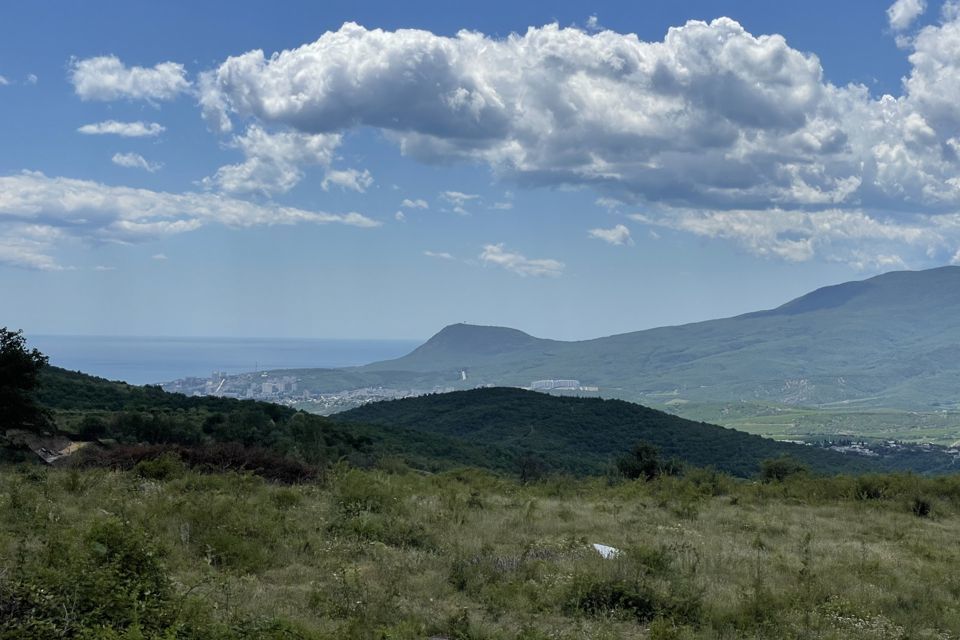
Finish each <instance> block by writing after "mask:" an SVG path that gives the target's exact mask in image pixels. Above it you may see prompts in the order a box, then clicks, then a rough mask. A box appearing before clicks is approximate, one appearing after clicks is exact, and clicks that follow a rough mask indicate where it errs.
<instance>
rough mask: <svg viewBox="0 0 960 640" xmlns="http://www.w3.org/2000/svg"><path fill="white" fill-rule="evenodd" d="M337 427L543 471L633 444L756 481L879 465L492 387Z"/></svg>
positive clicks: (639, 411) (598, 462)
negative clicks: (502, 451)
mask: <svg viewBox="0 0 960 640" xmlns="http://www.w3.org/2000/svg"><path fill="white" fill-rule="evenodd" d="M333 419H334V420H337V421H340V422H356V423H362V424H373V425H381V426H395V427H406V428H408V429H415V430H418V431H421V432H424V433H429V434H435V435H444V436H448V437H454V438H458V439H460V440H464V441H467V442H472V443H481V444H487V445H496V446H499V447H505V448H508V449H512V450H518V451H527V452H530V453H532V454H534V455H536V456H539V457H540V458H541V459H542V460H543V462H544V464H545V465H546V466H547V469H548V470H552V471H566V472H571V473H577V474H600V473H604V472H606V471H607V470H608V469H609V468H610V464H611V462H612V461H613V460H615V459H616V458H617V457H619V456H620V455H622V454H623V453H624V452H626V451H628V450H629V449H630V448H631V447H633V446H634V445H635V444H636V443H637V442H638V441H643V442H646V443H649V444H651V445H654V446H655V447H656V448H657V449H659V452H660V455H661V456H662V457H663V458H664V459H667V460H669V459H677V460H679V461H682V462H684V463H686V464H689V465H692V466H697V467H706V466H713V467H715V468H716V469H718V470H720V471H725V472H728V473H731V474H734V475H737V476H744V477H745V476H753V475H755V474H756V473H757V471H758V469H759V465H760V463H761V461H763V460H765V459H767V458H776V457H778V456H782V455H790V456H792V457H794V458H796V459H797V460H799V461H800V462H802V463H804V464H805V465H806V466H808V467H809V468H810V469H811V470H813V471H815V472H820V473H858V472H864V471H877V470H880V469H882V468H883V467H882V466H881V465H880V464H877V463H875V462H873V461H871V460H870V459H866V458H863V457H859V456H849V455H843V454H839V453H836V452H833V451H829V450H824V449H820V448H815V447H808V446H803V445H796V444H791V443H784V442H777V441H774V440H769V439H766V438H761V437H759V436H753V435H749V434H746V433H743V432H740V431H735V430H733V429H725V428H723V427H718V426H715V425H710V424H706V423H702V422H693V421H690V420H684V419H682V418H678V417H677V416H674V415H671V414H668V413H664V412H662V411H656V410H654V409H649V408H647V407H643V406H641V405H637V404H632V403H629V402H623V401H621V400H602V399H599V398H574V397H557V396H551V395H547V394H543V393H535V392H531V391H523V390H521V389H510V388H492V389H476V390H473V391H458V392H454V393H446V394H435V395H428V396H421V397H418V398H407V399H403V400H395V401H391V402H379V403H375V404H370V405H366V406H363V407H359V408H357V409H353V410H351V411H347V412H345V413H342V414H337V415H335V416H333Z"/></svg>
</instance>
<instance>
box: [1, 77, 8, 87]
mask: <svg viewBox="0 0 960 640" xmlns="http://www.w3.org/2000/svg"><path fill="white" fill-rule="evenodd" d="M8 84H10V81H9V80H7V79H6V78H5V77H4V76H0V87H3V86H6V85H8Z"/></svg>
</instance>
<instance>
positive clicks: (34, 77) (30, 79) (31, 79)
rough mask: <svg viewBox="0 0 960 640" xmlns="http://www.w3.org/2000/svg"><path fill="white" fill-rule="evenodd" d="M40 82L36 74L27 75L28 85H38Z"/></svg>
mask: <svg viewBox="0 0 960 640" xmlns="http://www.w3.org/2000/svg"><path fill="white" fill-rule="evenodd" d="M39 81H40V78H38V77H37V74H35V73H28V74H27V84H37V83H38V82H39Z"/></svg>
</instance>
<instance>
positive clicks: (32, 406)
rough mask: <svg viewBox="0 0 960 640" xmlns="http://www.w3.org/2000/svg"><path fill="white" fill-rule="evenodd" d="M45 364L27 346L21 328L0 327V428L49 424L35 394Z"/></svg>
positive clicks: (42, 357)
mask: <svg viewBox="0 0 960 640" xmlns="http://www.w3.org/2000/svg"><path fill="white" fill-rule="evenodd" d="M46 365H47V357H46V356H45V355H43V354H42V353H40V352H39V351H37V350H36V349H27V341H26V339H25V338H24V337H23V331H9V330H8V329H7V328H6V327H2V328H0V429H29V430H31V431H43V430H44V429H45V428H46V427H47V426H48V425H49V423H50V420H49V416H48V414H47V412H46V410H44V409H43V408H42V407H41V406H40V405H39V404H37V401H36V398H35V396H34V392H35V391H36V389H37V387H38V386H39V384H40V377H39V375H40V370H41V369H43V368H44V367H45V366H46Z"/></svg>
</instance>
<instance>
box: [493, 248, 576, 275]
mask: <svg viewBox="0 0 960 640" xmlns="http://www.w3.org/2000/svg"><path fill="white" fill-rule="evenodd" d="M480 260H481V261H482V262H483V263H484V264H492V265H495V266H498V267H502V268H504V269H506V270H507V271H512V272H513V273H516V274H517V275H520V276H524V277H526V276H559V275H560V274H562V273H563V269H564V266H565V265H564V264H563V263H562V262H560V261H558V260H552V259H550V258H541V259H535V260H534V259H530V258H527V257H526V256H524V255H522V254H519V253H515V252H512V251H508V250H507V249H506V246H505V245H504V244H503V243H502V242H501V243H499V244H488V245H486V246H484V247H483V251H482V252H481V253H480Z"/></svg>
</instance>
